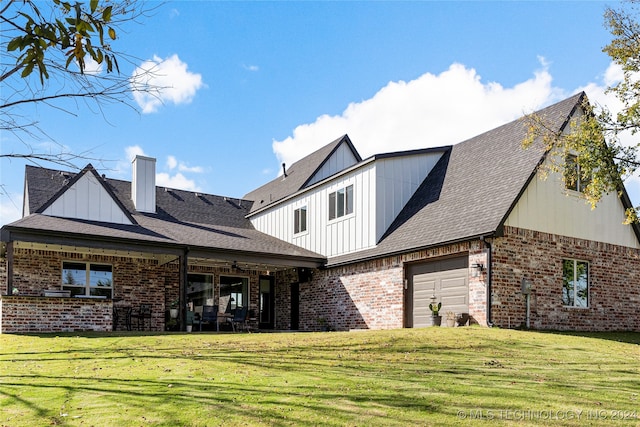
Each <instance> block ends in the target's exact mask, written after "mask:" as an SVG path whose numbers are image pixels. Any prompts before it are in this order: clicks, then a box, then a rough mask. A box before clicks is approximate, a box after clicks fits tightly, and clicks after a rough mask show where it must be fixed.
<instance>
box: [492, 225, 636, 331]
mask: <svg viewBox="0 0 640 427" xmlns="http://www.w3.org/2000/svg"><path fill="white" fill-rule="evenodd" d="M493 248H494V250H493V255H492V256H493V281H492V301H493V305H492V308H493V316H492V317H493V321H494V322H495V324H496V325H498V326H501V327H519V326H521V325H522V324H524V323H525V321H526V300H525V298H524V296H523V295H522V294H521V291H520V289H521V281H522V278H523V277H526V278H527V279H529V280H531V281H532V283H533V293H532V294H531V299H530V307H531V308H530V310H531V313H530V326H531V327H532V328H536V329H557V330H579V331H609V330H634V331H639V330H640V316H638V312H639V310H640V251H638V250H636V249H631V248H626V247H622V246H615V245H611V244H606V243H598V242H592V241H587V240H582V239H576V238H570V237H565V236H557V235H552V234H547V233H541V232H536V231H531V230H523V229H518V228H513V227H505V232H504V237H502V238H499V239H496V240H495V242H494V244H493ZM563 259H577V260H582V261H587V262H589V270H590V271H589V276H590V287H589V307H588V308H573V307H564V306H563V305H562V260H563Z"/></svg>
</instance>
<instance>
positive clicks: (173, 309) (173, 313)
mask: <svg viewBox="0 0 640 427" xmlns="http://www.w3.org/2000/svg"><path fill="white" fill-rule="evenodd" d="M178 304H180V299H177V300H175V301H173V302H172V303H171V306H170V308H169V316H170V317H171V318H172V319H177V318H178Z"/></svg>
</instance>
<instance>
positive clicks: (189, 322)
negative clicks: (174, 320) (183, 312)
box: [187, 311, 195, 332]
mask: <svg viewBox="0 0 640 427" xmlns="http://www.w3.org/2000/svg"><path fill="white" fill-rule="evenodd" d="M194 316H195V313H194V312H193V311H187V332H191V330H192V329H193V318H194Z"/></svg>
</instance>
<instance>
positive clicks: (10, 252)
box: [5, 241, 13, 295]
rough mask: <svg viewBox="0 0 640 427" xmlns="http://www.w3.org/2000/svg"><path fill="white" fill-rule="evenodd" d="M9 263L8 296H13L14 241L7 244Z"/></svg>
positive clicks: (7, 259) (7, 261)
mask: <svg viewBox="0 0 640 427" xmlns="http://www.w3.org/2000/svg"><path fill="white" fill-rule="evenodd" d="M5 257H6V259H5V262H6V263H7V264H6V265H7V295H12V294H13V241H11V242H8V243H7V253H6V254H5Z"/></svg>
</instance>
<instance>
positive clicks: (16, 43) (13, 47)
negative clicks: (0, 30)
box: [7, 37, 22, 52]
mask: <svg viewBox="0 0 640 427" xmlns="http://www.w3.org/2000/svg"><path fill="white" fill-rule="evenodd" d="M21 45H22V37H16V38H15V39H13V40H11V41H10V42H9V44H8V45H7V51H9V52H13V51H14V50H16V49H18V48H19V47H20V46H21ZM20 50H22V49H20Z"/></svg>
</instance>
